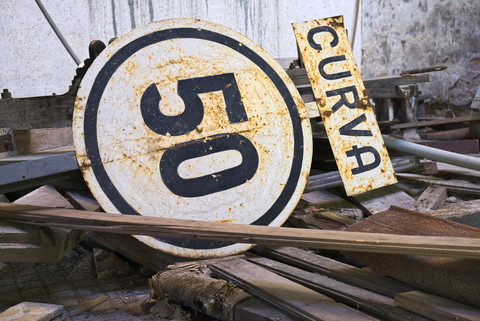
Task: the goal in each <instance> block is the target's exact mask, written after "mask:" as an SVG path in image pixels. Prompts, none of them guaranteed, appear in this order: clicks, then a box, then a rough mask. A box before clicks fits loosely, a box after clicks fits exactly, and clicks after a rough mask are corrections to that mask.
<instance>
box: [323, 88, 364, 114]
mask: <svg viewBox="0 0 480 321" xmlns="http://www.w3.org/2000/svg"><path fill="white" fill-rule="evenodd" d="M347 93H352V95H353V102H349V101H348V99H347ZM326 94H327V97H333V96H340V99H339V100H338V101H337V102H336V103H335V105H333V107H332V111H333V112H336V111H337V110H338V109H340V107H342V106H347V107H348V108H350V109H355V108H357V105H356V104H357V101H358V99H359V98H358V92H357V88H356V87H355V86H348V87H344V88H340V89H335V90H330V91H327V92H326Z"/></svg>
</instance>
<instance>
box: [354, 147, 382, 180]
mask: <svg viewBox="0 0 480 321" xmlns="http://www.w3.org/2000/svg"><path fill="white" fill-rule="evenodd" d="M365 153H371V154H373V157H374V158H375V159H374V161H373V162H371V163H370V164H367V165H365V164H364V163H363V160H362V154H365ZM346 155H347V157H352V156H355V159H356V160H357V163H358V167H355V168H352V174H353V175H357V174H361V173H364V172H367V171H369V170H372V169H374V168H375V167H377V166H378V165H380V161H381V157H380V154H379V153H378V151H377V150H376V149H375V148H373V147H372V146H364V147H360V148H358V146H357V145H353V146H352V149H351V150H348V151H347V152H346Z"/></svg>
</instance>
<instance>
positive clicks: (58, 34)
mask: <svg viewBox="0 0 480 321" xmlns="http://www.w3.org/2000/svg"><path fill="white" fill-rule="evenodd" d="M35 2H36V3H37V5H38V7H39V8H40V10H41V11H42V13H43V15H44V16H45V18H46V19H47V21H48V23H49V24H50V26H51V27H52V29H53V31H55V33H56V34H57V37H58V39H60V41H61V42H62V44H63V46H64V47H65V49H67V51H68V53H69V54H70V56H71V57H72V58H73V61H75V63H76V64H77V66H78V65H80V63H81V61H80V59H78V57H77V55H75V52H73V49H72V48H71V47H70V45H69V44H68V42H67V40H66V39H65V38H64V37H63V35H62V34H61V32H60V30H58V27H57V25H55V22H53V20H52V18H51V17H50V15H49V14H48V12H47V9H45V7H44V6H43V4H42V1H41V0H35Z"/></svg>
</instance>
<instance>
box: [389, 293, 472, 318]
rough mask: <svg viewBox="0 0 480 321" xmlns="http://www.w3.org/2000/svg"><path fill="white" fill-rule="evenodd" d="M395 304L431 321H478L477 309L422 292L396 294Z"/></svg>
mask: <svg viewBox="0 0 480 321" xmlns="http://www.w3.org/2000/svg"><path fill="white" fill-rule="evenodd" d="M395 304H397V305H398V306H401V307H403V308H405V309H408V310H410V311H415V312H416V313H418V314H421V315H423V316H425V317H427V318H431V319H433V320H439V321H447V320H459V321H474V320H480V310H479V309H475V308H473V307H471V306H468V305H465V304H462V303H459V302H456V301H453V300H449V299H446V298H442V297H439V296H436V295H433V294H429V293H425V292H422V291H411V292H404V293H398V294H396V295H395Z"/></svg>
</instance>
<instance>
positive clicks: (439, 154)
mask: <svg viewBox="0 0 480 321" xmlns="http://www.w3.org/2000/svg"><path fill="white" fill-rule="evenodd" d="M383 141H384V142H385V146H387V147H388V148H390V149H393V150H396V151H399V152H404V153H409V154H412V155H415V156H419V157H424V158H428V159H431V160H434V161H438V162H443V163H448V164H451V165H456V166H460V167H465V168H470V169H474V170H477V171H480V158H476V157H472V156H467V155H462V154H458V153H453V152H449V151H446V150H442V149H438V148H433V147H428V146H423V145H420V144H415V143H412V142H407V141H405V140H401V139H396V138H392V137H389V136H385V135H383Z"/></svg>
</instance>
